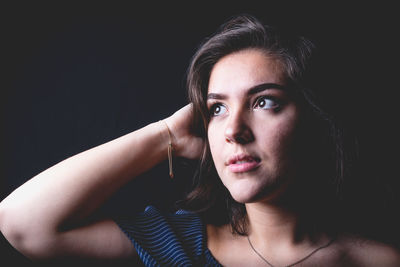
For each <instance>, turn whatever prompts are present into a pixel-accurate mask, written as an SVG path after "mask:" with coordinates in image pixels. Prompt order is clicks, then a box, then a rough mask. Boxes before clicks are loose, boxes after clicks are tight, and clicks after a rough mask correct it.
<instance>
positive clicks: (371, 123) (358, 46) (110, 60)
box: [0, 1, 399, 259]
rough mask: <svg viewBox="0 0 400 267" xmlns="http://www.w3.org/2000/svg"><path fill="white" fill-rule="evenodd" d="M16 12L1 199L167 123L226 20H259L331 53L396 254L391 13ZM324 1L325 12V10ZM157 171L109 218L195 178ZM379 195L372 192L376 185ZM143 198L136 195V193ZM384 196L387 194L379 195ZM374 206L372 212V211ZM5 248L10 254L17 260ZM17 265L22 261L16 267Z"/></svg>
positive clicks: (86, 8)
mask: <svg viewBox="0 0 400 267" xmlns="http://www.w3.org/2000/svg"><path fill="white" fill-rule="evenodd" d="M54 2H56V3H52V2H36V1H35V2H34V1H32V2H18V1H15V2H13V4H12V5H11V4H9V5H4V4H2V5H3V6H2V8H1V12H2V16H1V27H2V29H1V37H0V38H1V44H2V49H1V65H2V73H1V85H0V86H1V91H0V97H1V100H0V101H1V102H0V104H1V113H0V114H1V125H2V130H1V153H2V155H1V159H2V160H1V165H0V166H1V177H0V186H1V187H0V189H1V190H0V193H1V199H2V198H4V197H5V196H7V195H8V194H9V193H10V192H11V191H12V190H14V189H15V188H16V187H18V186H19V185H21V184H22V183H23V182H24V181H26V180H27V179H29V178H30V177H32V176H34V175H35V174H37V173H39V172H41V171H43V170H45V169H46V168H48V167H50V166H51V165H53V164H55V163H57V162H59V161H61V160H62V159H65V158H66V157H69V156H72V155H74V154H76V153H78V152H81V151H83V150H86V149H88V148H91V147H94V146H96V145H99V144H102V143H104V142H106V141H109V140H111V139H114V138H116V137H119V136H121V135H123V134H126V133H129V132H131V131H133V130H135V129H137V128H140V127H142V126H144V125H146V124H147V123H149V122H152V121H156V120H159V119H162V118H164V117H166V116H168V115H169V114H171V113H172V112H173V111H175V110H177V109H178V108H179V107H181V106H183V105H184V104H185V103H186V91H185V72H186V68H187V66H188V64H189V61H190V58H191V56H192V55H193V53H194V52H195V50H196V48H197V47H198V45H199V44H200V42H201V41H202V40H203V38H204V37H206V36H208V35H210V34H211V33H213V32H214V31H215V30H216V28H217V27H218V26H219V25H220V24H221V23H222V22H224V21H225V20H227V19H228V18H229V17H230V16H232V15H236V14H239V13H251V14H253V15H255V16H257V17H259V18H260V19H262V20H263V21H264V22H265V23H271V24H275V25H279V26H281V27H286V28H290V29H291V30H294V31H298V32H299V33H300V34H303V35H306V36H309V37H311V38H313V39H315V40H316V42H317V44H319V45H320V46H322V47H323V48H324V49H326V51H329V53H327V57H326V58H327V68H328V69H329V70H330V74H331V75H330V76H329V77H330V78H329V79H330V80H327V81H326V82H327V83H334V84H335V85H336V84H337V88H336V89H337V91H333V92H331V93H330V95H329V97H332V102H333V103H334V104H335V105H337V107H339V110H340V112H341V113H342V115H344V117H345V118H346V123H347V124H349V125H351V126H352V127H353V129H354V131H355V132H356V133H357V135H358V140H359V144H360V161H359V162H358V163H357V164H358V165H359V166H361V167H362V169H363V170H364V171H363V175H365V177H360V178H359V180H358V182H357V186H359V188H360V189H362V188H363V187H367V185H365V184H364V183H363V181H364V178H365V181H370V180H371V179H370V178H372V180H373V179H375V182H373V183H376V184H378V185H384V186H385V189H381V191H379V192H377V193H376V194H375V192H374V191H368V194H370V200H371V202H368V203H366V207H365V208H366V209H368V205H373V203H375V202H378V203H381V202H382V200H381V199H380V196H381V194H382V192H384V194H386V195H387V196H390V198H389V203H388V204H386V207H387V212H381V213H379V214H378V213H373V212H372V213H371V218H370V219H371V222H372V224H373V225H374V226H376V227H377V228H379V229H380V230H376V231H377V233H378V234H379V235H382V236H385V237H386V239H389V241H391V242H393V243H397V244H398V243H399V231H398V230H397V231H396V228H397V227H394V225H395V223H394V222H398V221H396V214H397V210H398V203H399V201H398V200H399V197H398V195H399V194H398V193H399V182H398V178H399V177H398V176H399V175H398V171H397V167H398V164H397V159H398V156H397V153H396V152H397V151H398V148H399V146H398V141H397V139H398V134H397V133H398V130H397V124H398V118H397V116H398V110H397V108H398V106H399V105H398V103H397V102H398V100H397V91H398V82H397V77H398V74H397V70H398V51H397V50H398V46H397V45H396V43H395V41H396V40H395V39H396V38H395V36H396V35H398V27H397V24H396V21H395V17H396V16H395V15H396V14H395V12H394V11H395V8H394V7H393V6H389V5H386V4H385V3H384V2H380V4H379V5H376V4H374V3H371V4H368V5H367V4H365V3H363V2H362V1H360V2H359V3H354V2H353V4H351V5H349V4H348V3H347V4H338V3H337V2H336V1H335V2H333V1H332V3H335V4H334V5H333V4H327V3H318V4H316V3H311V2H307V1H305V2H303V1H301V2H302V3H300V1H254V2H246V3H242V4H234V3H233V2H219V5H220V6H218V7H217V6H215V4H216V3H217V1H215V3H213V2H206V1H196V2H194V1H186V2H181V3H175V4H170V3H161V2H146V3H147V4H143V3H140V4H134V3H135V2H134V1H131V2H117V1H109V2H108V3H104V2H95V1H93V2H84V1H83V2H82V3H84V4H82V3H79V4H78V3H75V2H60V1H54ZM321 2H322V1H321ZM176 165H177V168H176V171H177V177H176V179H175V180H173V181H172V180H170V179H169V177H168V166H167V164H166V163H162V164H160V166H157V167H156V168H155V169H154V170H152V171H150V172H149V173H146V174H144V175H143V179H138V180H137V181H134V182H132V183H130V184H128V186H126V187H125V188H123V189H121V192H120V193H119V194H117V195H116V196H115V197H113V198H112V199H111V200H110V201H109V202H108V203H107V204H106V205H105V207H103V212H105V213H110V214H112V215H114V214H116V215H120V214H129V213H132V212H135V211H138V210H141V209H142V208H143V207H144V206H145V205H146V204H148V203H154V204H156V205H159V206H165V207H166V206H168V205H169V204H170V203H172V202H173V200H175V199H177V198H179V196H180V195H181V192H182V188H183V187H185V186H186V184H187V180H188V178H189V177H190V175H191V171H192V169H191V166H190V163H186V162H183V161H179V162H178V163H177V164H176ZM369 185H371V182H369ZM137 188H140V190H138V189H137ZM382 190H383V191H382ZM371 203H372V204H371ZM388 237H389V238H388ZM2 242H3V243H4V247H6V249H5V250H4V251H6V255H11V256H10V257H13V259H16V256H15V255H14V254H13V253H15V252H12V249H11V248H10V247H8V246H7V244H6V243H5V241H4V240H3V241H2ZM13 255H14V256H13Z"/></svg>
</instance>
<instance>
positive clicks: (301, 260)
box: [247, 236, 334, 267]
mask: <svg viewBox="0 0 400 267" xmlns="http://www.w3.org/2000/svg"><path fill="white" fill-rule="evenodd" d="M247 240H248V241H249V244H250V247H251V248H252V249H253V251H254V252H255V253H256V254H257V255H258V256H259V257H260V258H261V259H262V260H263V261H265V262H266V263H267V264H268V265H269V266H270V267H276V266H274V265H272V264H271V263H270V262H269V261H267V260H266V259H265V258H264V257H263V256H262V255H261V254H260V253H259V252H258V251H257V250H256V249H255V248H254V246H253V244H252V243H251V241H250V238H249V236H247ZM333 241H334V238H332V239H331V240H329V242H328V243H326V244H325V245H323V246H320V247H318V248H316V249H314V250H313V251H311V252H310V254H308V255H307V256H305V257H304V258H302V259H300V260H298V261H296V262H294V263H292V264H289V265H285V266H284V267H291V266H295V265H296V264H299V263H300V262H303V261H305V260H306V259H308V258H309V257H311V256H312V255H313V254H314V253H316V252H317V251H318V250H320V249H323V248H326V247H328V246H329V245H330V244H332V242H333Z"/></svg>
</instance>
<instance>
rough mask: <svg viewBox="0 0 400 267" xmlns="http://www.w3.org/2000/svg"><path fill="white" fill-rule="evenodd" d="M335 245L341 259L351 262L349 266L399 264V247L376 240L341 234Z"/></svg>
mask: <svg viewBox="0 0 400 267" xmlns="http://www.w3.org/2000/svg"><path fill="white" fill-rule="evenodd" d="M336 247H337V248H338V251H340V254H341V258H342V260H343V261H344V262H348V263H352V264H351V266H385V267H386V266H387V267H390V266H396V267H399V266H400V249H399V248H397V247H395V246H392V245H390V244H387V243H383V242H380V241H377V240H373V239H368V238H365V237H362V236H358V235H354V234H342V235H340V236H338V238H337V240H336ZM349 265H350V264H349Z"/></svg>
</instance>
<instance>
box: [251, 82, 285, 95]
mask: <svg viewBox="0 0 400 267" xmlns="http://www.w3.org/2000/svg"><path fill="white" fill-rule="evenodd" d="M267 89H279V90H286V87H285V86H283V85H280V84H277V83H262V84H258V85H256V86H253V87H251V88H250V89H249V91H248V93H247V94H249V95H254V94H257V93H259V92H262V91H264V90H267Z"/></svg>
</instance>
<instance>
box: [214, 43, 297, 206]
mask: <svg viewBox="0 0 400 267" xmlns="http://www.w3.org/2000/svg"><path fill="white" fill-rule="evenodd" d="M207 106H208V109H209V111H210V114H211V116H210V122H209V125H208V140H209V145H210V150H211V155H212V157H213V160H214V164H215V167H216V170H217V172H218V175H219V176H220V178H221V180H222V182H223V184H224V185H225V186H226V187H227V189H228V190H229V191H230V193H231V195H232V197H233V198H234V199H235V200H236V201H238V202H241V203H249V202H254V201H260V200H263V201H268V200H271V199H275V198H277V196H279V195H280V193H282V192H283V191H284V190H285V188H286V186H287V185H288V184H290V182H291V181H293V178H294V175H295V173H296V169H297V166H296V156H295V155H297V154H298V153H296V152H295V147H296V146H295V145H294V141H295V140H294V139H295V138H294V137H295V135H296V129H297V128H298V127H297V125H298V124H299V123H298V122H299V117H300V107H299V105H298V104H297V103H296V102H295V101H294V100H293V99H292V97H291V94H290V93H289V92H288V91H287V89H285V79H284V75H283V72H282V70H281V66H280V64H279V63H278V62H277V61H276V60H273V59H272V58H271V57H269V56H267V55H266V54H265V53H264V52H263V51H261V50H257V49H247V50H242V51H239V52H235V53H232V54H229V55H227V56H225V57H223V58H222V59H220V60H219V61H218V62H217V63H216V64H215V66H214V68H213V69H212V71H211V75H210V80H209V87H208V96H207Z"/></svg>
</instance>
